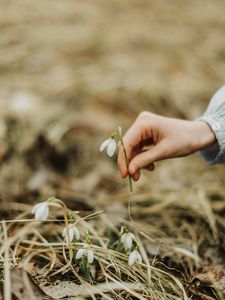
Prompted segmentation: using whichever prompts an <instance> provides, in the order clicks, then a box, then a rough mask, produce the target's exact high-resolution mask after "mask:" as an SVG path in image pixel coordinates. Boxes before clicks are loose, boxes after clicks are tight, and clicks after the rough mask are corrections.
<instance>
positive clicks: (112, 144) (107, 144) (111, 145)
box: [100, 138, 117, 157]
mask: <svg viewBox="0 0 225 300" xmlns="http://www.w3.org/2000/svg"><path fill="white" fill-rule="evenodd" d="M116 147H117V145H116V141H115V139H114V138H109V139H107V140H105V141H104V142H103V143H102V144H101V146H100V151H101V152H102V151H103V150H105V148H106V149H107V150H106V152H107V154H108V156H109V157H112V156H113V154H114V153H115V151H116Z"/></svg>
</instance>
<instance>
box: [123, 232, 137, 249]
mask: <svg viewBox="0 0 225 300" xmlns="http://www.w3.org/2000/svg"><path fill="white" fill-rule="evenodd" d="M133 240H135V235H134V234H133V233H131V232H127V233H124V234H123V235H122V236H121V242H122V244H123V246H124V249H125V250H130V249H131V248H132V245H133Z"/></svg>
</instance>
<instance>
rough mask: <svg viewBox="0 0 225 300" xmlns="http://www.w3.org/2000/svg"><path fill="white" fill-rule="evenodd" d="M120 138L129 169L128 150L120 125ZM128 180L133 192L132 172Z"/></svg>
mask: <svg viewBox="0 0 225 300" xmlns="http://www.w3.org/2000/svg"><path fill="white" fill-rule="evenodd" d="M119 140H120V142H121V146H122V148H123V153H124V156H125V160H126V166H127V170H128V168H129V160H128V157H127V152H126V149H125V146H124V142H123V136H122V128H121V127H119ZM128 180H129V187H130V192H133V182H132V177H131V175H130V174H129V175H128Z"/></svg>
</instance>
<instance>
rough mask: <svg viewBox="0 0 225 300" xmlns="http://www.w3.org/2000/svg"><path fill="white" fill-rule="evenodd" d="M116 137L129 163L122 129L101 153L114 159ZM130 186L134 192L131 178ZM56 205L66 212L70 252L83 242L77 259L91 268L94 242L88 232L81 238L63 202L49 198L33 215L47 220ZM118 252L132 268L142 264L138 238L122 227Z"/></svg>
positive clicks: (102, 146)
mask: <svg viewBox="0 0 225 300" xmlns="http://www.w3.org/2000/svg"><path fill="white" fill-rule="evenodd" d="M116 137H117V138H118V140H119V142H120V144H121V146H122V148H123V150H124V155H125V158H126V162H128V161H127V155H126V150H125V147H124V144H123V139H122V130H121V128H120V127H119V131H118V133H117V132H114V133H113V134H112V136H111V137H110V138H109V139H107V140H105V141H104V142H103V143H102V145H101V146H100V151H101V152H102V151H103V150H105V149H106V152H107V154H108V156H109V157H112V156H113V155H114V153H115V152H116V148H117V143H116V140H115V138H116ZM129 186H130V191H132V181H131V178H129ZM55 205H57V206H60V207H62V208H63V211H64V220H65V228H64V229H63V231H62V237H63V239H64V240H65V242H66V243H67V244H68V247H69V249H70V250H72V246H73V245H75V246H76V243H79V242H80V241H82V242H83V246H82V247H81V248H78V250H77V251H76V254H75V259H76V260H80V261H81V260H82V262H83V263H85V265H86V267H90V265H91V264H92V263H93V262H94V260H95V259H97V258H96V257H95V253H94V251H93V247H92V246H93V241H92V239H91V238H90V235H89V233H88V232H86V233H85V236H81V233H80V230H79V227H78V221H77V222H76V221H74V217H73V216H72V214H71V212H70V211H69V210H68V209H67V207H66V205H65V204H64V202H63V201H62V200H59V199H56V198H49V199H48V200H47V201H44V202H41V203H38V204H36V205H35V206H34V207H33V209H32V213H33V214H34V215H35V219H37V220H47V218H48V216H49V207H50V206H55ZM76 249H77V248H76ZM116 250H117V251H120V252H124V253H126V254H127V255H128V265H129V266H132V265H133V264H135V263H137V264H141V263H142V257H141V254H140V252H139V249H138V244H137V240H136V237H135V235H134V234H133V233H131V232H129V231H128V230H127V228H126V227H124V226H122V227H121V230H120V237H119V239H118V240H117V241H116Z"/></svg>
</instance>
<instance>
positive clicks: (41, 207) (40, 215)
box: [31, 201, 49, 220]
mask: <svg viewBox="0 0 225 300" xmlns="http://www.w3.org/2000/svg"><path fill="white" fill-rule="evenodd" d="M31 212H32V214H34V217H35V219H37V220H40V219H41V220H46V219H47V218H48V215H49V208H48V202H46V201H45V202H40V203H37V204H36V205H34V207H33V208H32V211H31Z"/></svg>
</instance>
